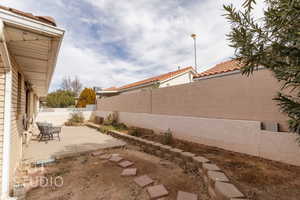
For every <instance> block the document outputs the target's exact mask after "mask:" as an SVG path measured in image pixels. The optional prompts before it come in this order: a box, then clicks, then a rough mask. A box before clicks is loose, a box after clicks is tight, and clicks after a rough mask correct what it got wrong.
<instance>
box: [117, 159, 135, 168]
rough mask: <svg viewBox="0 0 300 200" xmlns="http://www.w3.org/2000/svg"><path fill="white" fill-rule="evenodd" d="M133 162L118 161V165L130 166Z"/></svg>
mask: <svg viewBox="0 0 300 200" xmlns="http://www.w3.org/2000/svg"><path fill="white" fill-rule="evenodd" d="M133 164H134V163H133V162H130V161H128V160H125V161H122V162H119V163H118V165H119V166H121V167H123V168H126V167H130V166H132V165H133Z"/></svg>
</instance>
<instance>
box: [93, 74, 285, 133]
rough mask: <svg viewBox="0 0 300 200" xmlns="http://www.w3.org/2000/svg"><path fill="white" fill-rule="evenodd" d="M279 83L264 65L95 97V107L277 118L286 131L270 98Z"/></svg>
mask: <svg viewBox="0 0 300 200" xmlns="http://www.w3.org/2000/svg"><path fill="white" fill-rule="evenodd" d="M279 87H280V85H279V83H278V82H277V80H276V79H275V78H274V77H273V75H272V74H271V73H270V72H269V71H267V70H265V69H263V70H259V71H257V72H255V73H254V75H253V76H251V77H245V76H242V75H241V74H233V75H230V76H223V77H217V78H212V79H207V80H200V81H197V82H193V83H190V84H184V85H177V86H171V87H165V88H158V89H152V90H150V91H142V92H138V93H134V94H121V95H118V96H114V97H109V98H103V99H101V100H98V105H97V107H98V110H103V111H112V110H117V111H122V112H138V113H151V114H164V115H180V116H193V117H204V118H218V119H235V120H252V121H260V122H278V123H279V125H280V130H281V131H287V130H288V129H287V123H286V120H287V117H286V116H285V115H284V114H282V113H281V112H280V110H279V108H278V106H277V105H276V102H275V101H273V100H272V99H273V98H274V97H275V95H276V93H277V91H278V89H279Z"/></svg>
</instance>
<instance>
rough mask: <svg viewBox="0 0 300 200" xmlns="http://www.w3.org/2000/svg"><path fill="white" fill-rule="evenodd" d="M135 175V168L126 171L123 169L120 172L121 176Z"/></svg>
mask: <svg viewBox="0 0 300 200" xmlns="http://www.w3.org/2000/svg"><path fill="white" fill-rule="evenodd" d="M136 173H137V169H136V168H128V169H124V170H123V171H122V174H121V176H135V175H136Z"/></svg>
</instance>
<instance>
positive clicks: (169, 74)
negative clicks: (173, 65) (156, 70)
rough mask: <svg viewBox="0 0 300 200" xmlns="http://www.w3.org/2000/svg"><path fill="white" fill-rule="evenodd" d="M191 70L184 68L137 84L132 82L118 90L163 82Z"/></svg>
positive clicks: (190, 68)
mask: <svg viewBox="0 0 300 200" xmlns="http://www.w3.org/2000/svg"><path fill="white" fill-rule="evenodd" d="M192 69H193V67H186V68H183V69H179V70H176V71H173V72H169V73H166V74H162V75H159V76H154V77H151V78H148V79H145V80H142V81H138V82H134V83H131V84H127V85H124V86H121V87H120V88H118V89H119V90H123V89H128V88H132V87H137V86H140V85H144V84H147V83H152V82H153V83H154V82H156V81H163V80H166V79H168V78H171V77H173V76H176V75H178V74H181V73H183V72H187V71H189V70H192Z"/></svg>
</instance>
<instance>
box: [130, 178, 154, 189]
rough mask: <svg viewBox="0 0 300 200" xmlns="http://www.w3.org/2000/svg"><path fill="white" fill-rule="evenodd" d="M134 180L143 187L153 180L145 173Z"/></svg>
mask: <svg viewBox="0 0 300 200" xmlns="http://www.w3.org/2000/svg"><path fill="white" fill-rule="evenodd" d="M134 182H135V183H136V184H138V185H139V186H141V187H145V186H147V185H150V184H151V183H153V182H154V181H153V180H152V179H151V178H150V177H149V176H147V175H143V176H139V177H137V178H135V179H134Z"/></svg>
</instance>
